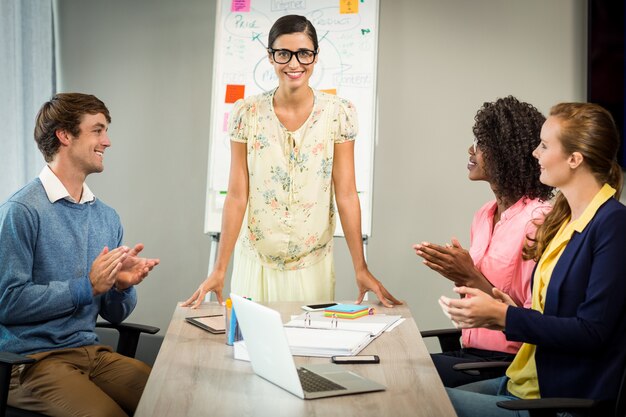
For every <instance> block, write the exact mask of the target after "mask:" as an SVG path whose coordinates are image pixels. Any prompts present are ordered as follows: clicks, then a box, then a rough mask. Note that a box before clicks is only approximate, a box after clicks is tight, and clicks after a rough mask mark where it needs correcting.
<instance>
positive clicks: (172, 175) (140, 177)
mask: <svg viewBox="0 0 626 417" xmlns="http://www.w3.org/2000/svg"><path fill="white" fill-rule="evenodd" d="M311 1H313V0H311ZM585 10H586V2H585V1H584V0H554V1H549V2H547V1H545V0H525V1H518V0H472V1H467V0H445V1H441V0H381V7H380V29H381V33H380V44H379V58H380V59H379V66H378V70H379V71H378V83H379V96H378V99H379V138H378V146H377V148H376V156H375V172H374V213H373V214H374V218H373V233H372V237H371V239H370V244H369V250H368V258H369V262H370V268H371V270H372V271H373V272H374V273H375V274H376V275H377V276H378V277H379V278H380V279H381V280H382V281H384V283H385V285H386V286H387V288H388V289H389V290H390V291H392V293H394V294H395V295H396V296H398V297H399V298H402V299H405V300H406V301H407V302H408V303H409V305H410V306H411V309H412V311H413V314H414V316H415V318H416V320H417V323H418V326H419V327H420V328H422V329H429V328H435V327H441V326H447V321H446V320H445V318H444V317H443V315H442V314H441V313H440V312H439V308H438V306H437V303H436V299H437V297H438V296H439V295H441V294H443V293H451V291H450V289H451V285H450V284H449V283H448V282H447V281H445V280H444V279H442V278H440V277H438V276H437V275H436V274H434V273H432V272H430V271H429V270H427V269H426V268H425V267H423V266H422V265H421V264H420V262H419V261H418V260H417V259H416V257H415V256H414V254H413V252H412V250H411V244H412V243H415V242H419V241H422V240H430V241H434V242H443V241H446V240H448V239H449V238H450V237H451V236H458V237H459V238H460V240H461V242H462V243H464V244H466V245H467V243H468V242H469V223H470V220H471V218H472V214H473V212H474V211H475V210H476V209H477V208H478V207H480V205H481V204H482V203H483V202H484V201H486V200H487V199H489V198H490V192H489V189H488V187H487V185H486V184H485V183H470V182H469V181H468V180H467V173H466V164H467V151H466V150H467V148H468V146H469V145H470V144H471V141H472V132H471V127H472V124H473V117H474V114H475V113H476V110H477V109H478V108H479V107H480V106H481V104H482V103H483V102H484V101H492V100H494V99H496V98H497V97H502V96H505V95H508V94H513V95H516V96H517V97H518V98H520V99H523V100H526V101H529V102H531V103H533V104H535V105H536V106H537V107H538V108H539V109H540V110H542V111H544V112H546V111H547V110H548V109H549V107H550V106H551V105H552V104H554V103H556V102H559V101H564V100H583V99H584V97H585V90H586V86H585V79H586V74H585V56H586V55H585V45H586V33H585V27H586V17H585ZM56 11H57V30H58V47H59V59H58V77H59V88H60V90H61V91H83V92H90V93H93V94H96V95H98V96H99V97H101V98H102V99H103V100H104V101H105V102H106V103H107V105H108V106H109V108H110V110H111V112H112V116H113V123H112V125H111V128H110V135H111V138H112V142H113V147H112V148H111V149H110V150H109V151H107V154H106V156H105V164H106V169H105V172H104V173H103V174H100V175H94V176H92V177H90V178H89V180H88V181H89V184H90V186H91V187H92V189H93V190H94V191H95V193H96V195H98V196H100V197H101V198H102V199H103V200H104V201H105V202H107V203H109V204H110V205H112V206H113V207H115V208H116V209H117V210H118V212H119V213H120V215H121V216H122V220H123V222H124V224H125V229H126V242H127V243H133V242H137V241H142V242H144V243H145V244H146V248H147V249H146V252H147V254H148V255H150V256H158V257H160V258H161V261H162V264H161V265H160V266H159V267H158V269H157V270H155V271H154V272H153V274H152V275H151V276H150V278H149V279H148V280H147V281H145V282H144V283H143V284H141V286H139V288H138V290H139V296H140V303H139V306H138V307H137V309H136V311H135V312H134V313H133V316H132V320H134V321H140V322H146V323H151V324H154V325H158V326H160V327H161V328H163V329H165V328H166V327H167V323H168V322H169V319H170V316H171V313H172V311H173V309H174V305H175V303H176V302H177V301H179V300H182V299H184V298H186V297H187V296H188V295H190V294H191V292H192V291H193V290H194V289H195V288H196V287H197V285H198V284H199V282H200V281H201V280H202V279H203V278H204V276H205V274H206V269H207V265H208V259H209V239H208V237H206V236H204V235H203V234H202V230H203V213H204V198H203V193H204V190H205V180H206V168H207V167H206V164H207V149H208V142H207V141H208V131H209V129H208V126H207V123H208V119H209V112H210V108H209V103H210V94H211V85H210V80H211V68H212V53H213V51H212V45H213V32H214V13H215V5H214V3H213V2H209V1H206V0H186V1H178V0H158V1H157V0H133V1H127V0H109V1H106V2H102V1H100V0H57V1H56ZM336 248H337V249H336V260H337V281H338V283H337V297H338V298H339V299H352V298H354V297H355V296H356V287H355V284H354V279H353V272H352V269H351V261H350V257H349V255H348V252H347V249H346V246H345V242H344V241H343V240H338V241H337V242H336Z"/></svg>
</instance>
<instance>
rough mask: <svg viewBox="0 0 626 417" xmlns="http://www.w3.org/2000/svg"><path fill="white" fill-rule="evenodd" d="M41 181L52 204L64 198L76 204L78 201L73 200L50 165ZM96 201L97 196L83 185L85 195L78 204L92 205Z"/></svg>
mask: <svg viewBox="0 0 626 417" xmlns="http://www.w3.org/2000/svg"><path fill="white" fill-rule="evenodd" d="M39 179H40V180H41V183H42V184H43V188H44V190H45V191H46V195H47V196H48V200H50V202H51V203H54V202H57V201H59V200H61V199H63V198H64V199H66V200H67V201H70V202H72V203H76V200H74V199H73V198H72V196H71V195H70V193H69V192H68V191H67V188H65V186H64V185H63V183H62V182H61V180H60V179H59V178H58V177H57V176H56V175H55V174H54V172H52V170H51V169H50V167H49V166H48V165H46V166H45V167H43V169H42V170H41V173H40V174H39ZM95 199H96V196H95V195H93V193H92V192H91V190H90V189H89V187H87V184H85V183H83V193H82V196H81V198H80V201H79V202H78V204H85V203H91V202H93V201H94V200H95Z"/></svg>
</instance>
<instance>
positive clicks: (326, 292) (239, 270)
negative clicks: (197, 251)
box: [230, 243, 335, 303]
mask: <svg viewBox="0 0 626 417" xmlns="http://www.w3.org/2000/svg"><path fill="white" fill-rule="evenodd" d="M234 252H235V258H234V261H233V275H232V278H231V283H230V289H231V291H232V292H234V293H235V294H238V295H241V296H242V297H250V298H252V300H253V301H259V302H267V301H303V302H306V303H312V302H324V301H333V300H334V299H335V264H334V262H333V252H332V251H330V252H329V253H328V255H326V257H325V258H324V259H322V260H321V261H319V262H317V263H315V264H313V265H311V266H309V267H307V268H304V269H296V270H288V271H287V270H279V269H273V268H268V267H266V266H263V265H261V263H260V262H259V261H258V260H257V259H255V258H254V255H251V254H249V253H248V251H247V250H246V249H245V248H242V247H241V245H240V244H239V243H237V244H236V245H235V251H234Z"/></svg>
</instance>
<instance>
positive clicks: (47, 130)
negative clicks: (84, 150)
mask: <svg viewBox="0 0 626 417" xmlns="http://www.w3.org/2000/svg"><path fill="white" fill-rule="evenodd" d="M98 113H102V114H103V115H104V117H105V118H106V120H107V122H108V123H111V115H110V114H109V109H107V107H106V106H105V105H104V103H103V102H102V101H101V100H100V99H98V98H97V97H96V96H93V95H90V94H81V93H59V94H55V95H54V96H53V97H52V98H51V99H50V101H47V102H45V103H44V104H43V106H41V109H39V113H37V117H36V119H35V142H37V147H39V150H40V151H41V153H42V154H43V157H44V159H45V160H46V162H51V161H52V159H53V158H54V155H55V154H56V153H57V152H58V150H59V147H60V146H61V142H59V138H57V136H56V131H57V130H65V131H67V132H69V133H70V134H71V135H72V136H74V137H76V136H78V135H80V123H81V121H82V120H83V116H84V115H85V114H98Z"/></svg>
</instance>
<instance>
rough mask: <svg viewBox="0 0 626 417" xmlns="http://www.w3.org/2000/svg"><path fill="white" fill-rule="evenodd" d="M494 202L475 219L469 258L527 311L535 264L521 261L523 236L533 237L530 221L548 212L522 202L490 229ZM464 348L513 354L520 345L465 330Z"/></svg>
mask: <svg viewBox="0 0 626 417" xmlns="http://www.w3.org/2000/svg"><path fill="white" fill-rule="evenodd" d="M496 209H497V204H496V201H495V200H493V201H489V202H488V203H487V204H485V205H484V206H482V207H481V208H480V209H479V210H478V211H477V212H476V214H475V215H474V220H473V221H472V228H471V231H470V250H469V252H470V255H471V257H472V259H473V260H474V264H475V265H476V267H477V268H478V269H479V270H480V271H481V272H482V273H483V275H484V276H485V277H486V278H487V279H488V280H489V282H491V284H492V285H494V286H495V287H497V288H499V289H501V290H502V291H504V292H505V293H507V294H508V295H509V296H510V297H511V298H512V299H513V301H515V303H516V304H517V305H518V306H524V307H530V304H531V297H530V280H531V278H532V272H533V268H534V267H535V262H534V261H532V260H529V261H525V260H523V259H522V248H523V247H524V244H525V243H526V236H530V237H534V235H535V231H536V226H535V224H534V223H533V221H532V220H533V219H541V218H543V216H544V215H545V213H547V212H548V211H549V210H550V206H549V205H548V203H546V202H543V201H540V200H538V199H534V200H530V199H528V198H526V197H523V198H521V199H520V200H519V201H517V202H516V203H515V204H513V205H512V206H511V207H509V208H508V209H507V210H506V211H505V212H504V213H502V215H501V216H500V221H498V223H497V224H496V225H495V227H494V226H493V217H494V215H495V212H496ZM462 343H463V347H465V348H475V349H484V350H493V351H498V352H507V353H513V354H514V353H516V352H517V351H518V350H519V348H520V346H521V343H519V342H509V341H507V340H506V337H505V336H504V333H503V332H501V331H496V330H488V329H465V330H463V336H462Z"/></svg>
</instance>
